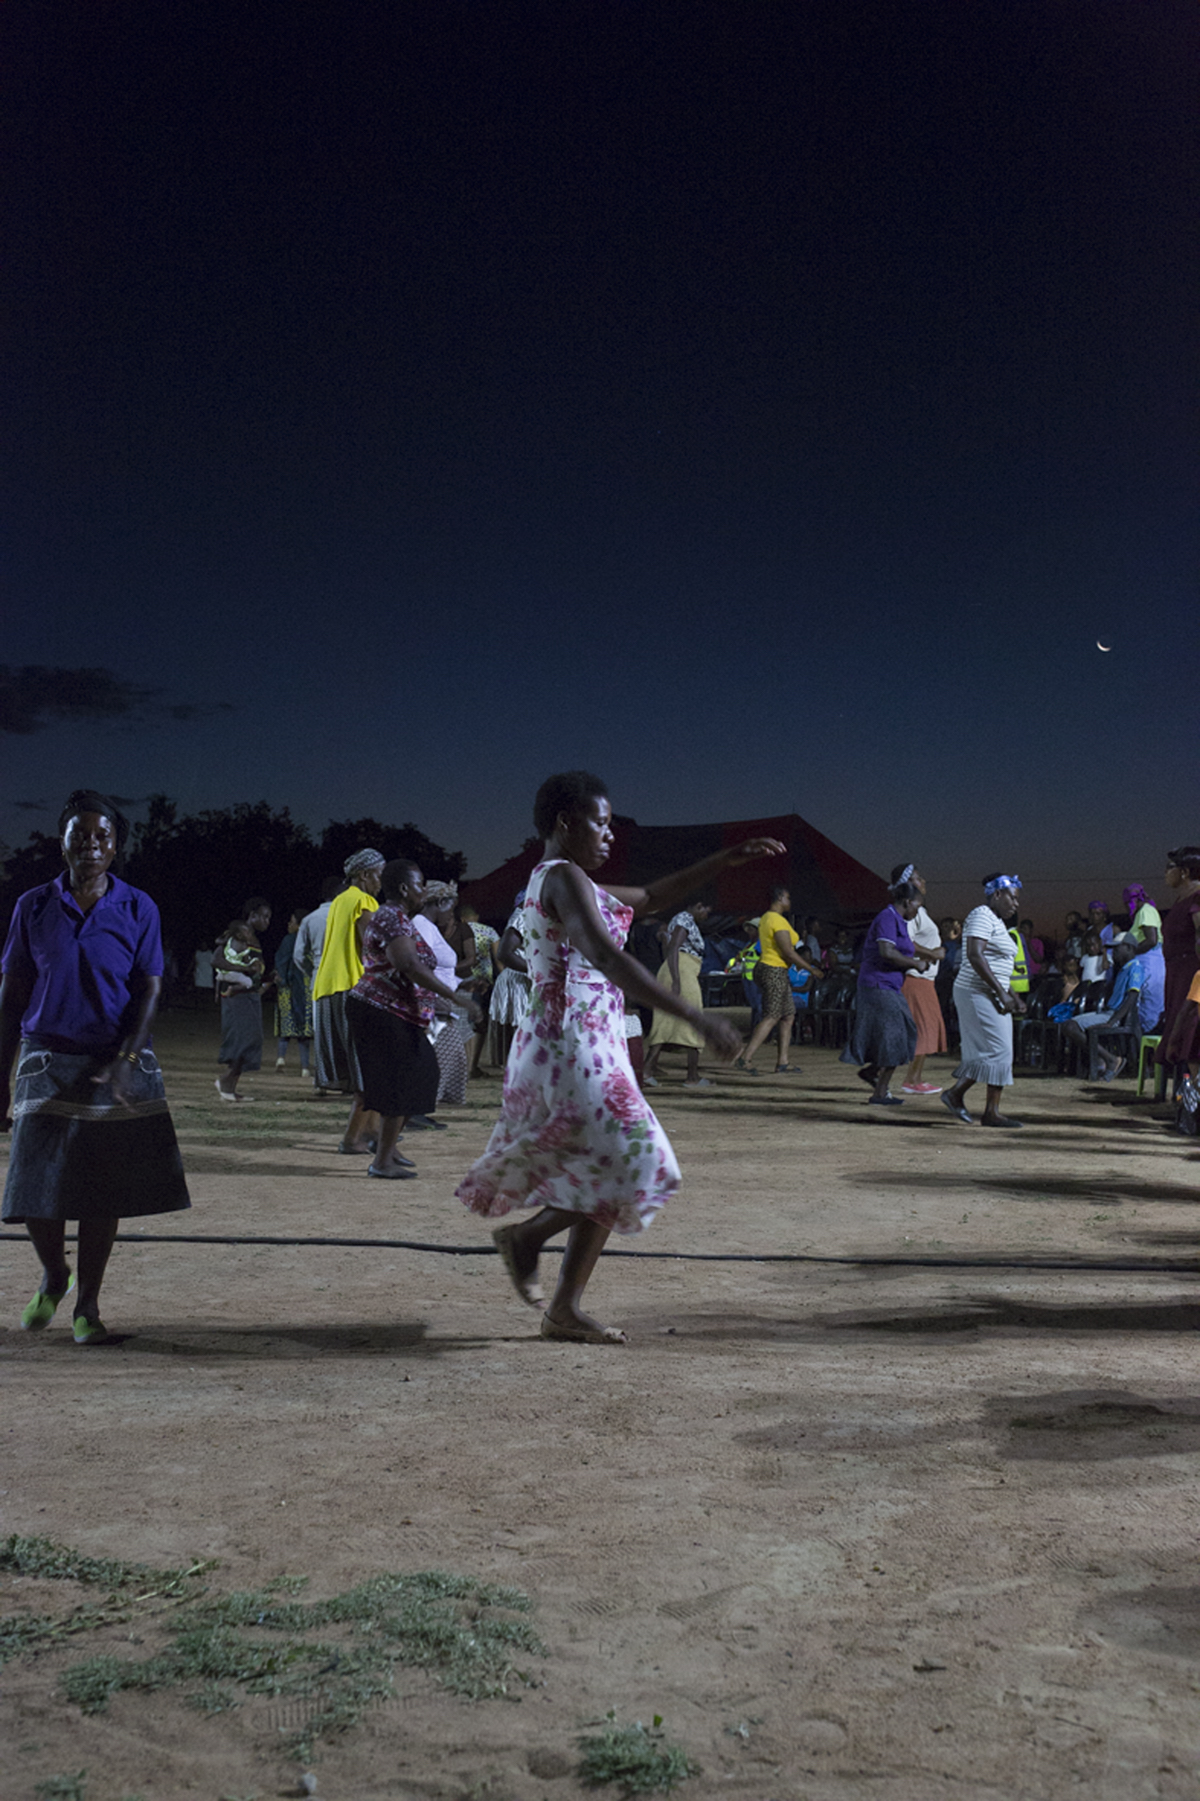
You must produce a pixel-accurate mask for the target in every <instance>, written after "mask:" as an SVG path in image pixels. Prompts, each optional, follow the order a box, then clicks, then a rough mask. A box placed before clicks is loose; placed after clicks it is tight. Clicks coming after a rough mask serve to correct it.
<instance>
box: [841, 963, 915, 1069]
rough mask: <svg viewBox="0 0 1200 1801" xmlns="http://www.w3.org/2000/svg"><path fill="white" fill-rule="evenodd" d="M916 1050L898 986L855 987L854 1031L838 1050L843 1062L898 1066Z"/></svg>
mask: <svg viewBox="0 0 1200 1801" xmlns="http://www.w3.org/2000/svg"><path fill="white" fill-rule="evenodd" d="M916 1052H917V1026H916V1021H915V1020H914V1019H913V1016H912V1014H911V1013H910V1012H909V1010H908V1002H907V1001H906V1000H905V998H904V996H903V995H902V994H901V993H900V991H899V989H898V988H864V987H863V986H862V985H861V983H860V985H859V989H858V1002H857V1009H856V1011H855V1015H854V1031H853V1033H852V1034H851V1037H850V1042H849V1044H848V1045H847V1046H846V1048H845V1050H844V1051H843V1052H842V1062H843V1063H868V1064H874V1065H875V1067H876V1068H877V1069H899V1067H900V1065H901V1064H902V1063H911V1062H912V1060H913V1058H914V1057H915V1056H916Z"/></svg>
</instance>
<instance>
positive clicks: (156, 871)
mask: <svg viewBox="0 0 1200 1801" xmlns="http://www.w3.org/2000/svg"><path fill="white" fill-rule="evenodd" d="M366 845H372V846H374V848H375V849H376V850H378V851H379V852H380V853H381V854H382V855H383V856H385V857H388V858H391V857H412V858H414V859H415V860H416V861H417V862H419V863H420V865H421V868H422V870H423V871H424V873H425V874H426V875H427V876H429V877H431V878H436V879H438V880H440V881H453V880H456V879H457V878H458V877H460V876H461V875H462V874H463V873H464V871H465V869H466V859H465V858H464V857H463V856H462V854H461V852H458V851H453V852H450V851H445V850H443V849H442V847H441V845H440V844H435V843H434V842H433V840H432V839H431V838H427V837H426V836H425V834H424V832H422V831H420V830H419V829H418V827H417V826H415V825H412V824H408V825H402V826H392V825H384V824H383V823H382V822H381V821H380V820H378V819H353V820H350V819H348V820H332V821H331V822H330V823H329V825H327V826H326V828H325V830H324V831H323V832H322V834H321V841H320V843H319V844H316V843H314V841H313V838H312V834H311V833H310V832H309V830H308V828H307V826H303V825H300V824H299V823H298V822H297V821H296V820H294V819H293V818H292V816H291V814H290V812H289V811H288V809H287V808H286V807H281V808H273V807H271V806H270V805H269V804H268V803H267V802H266V801H265V800H260V801H255V802H254V803H250V802H248V801H239V802H238V804H237V805H236V806H234V807H226V808H222V809H219V810H210V811H207V812H203V813H196V814H183V815H181V814H180V812H179V809H178V806H177V805H176V803H175V802H174V801H173V800H171V799H170V798H169V797H168V796H167V795H165V794H155V795H152V796H151V797H150V800H149V802H148V807H147V813H146V817H145V819H144V820H142V821H141V822H140V823H139V824H138V825H136V826H135V827H134V829H133V832H132V833H131V835H130V840H129V844H128V846H127V849H126V853H125V864H124V869H123V871H122V873H123V874H124V876H125V878H126V880H127V881H130V882H132V883H133V884H134V886H135V887H137V888H144V889H145V890H146V892H147V894H149V895H151V896H152V897H153V898H154V900H155V901H156V902H157V903H158V908H159V912H160V913H161V915H162V922H163V941H164V944H165V946H166V948H167V951H168V953H169V954H170V953H173V954H174V957H175V960H176V965H177V969H178V972H179V975H180V978H181V979H182V980H187V978H188V971H189V968H190V962H191V958H192V955H193V953H194V952H195V951H196V950H198V949H200V948H201V947H202V946H203V947H207V946H209V945H211V944H212V943H213V941H214V939H215V938H216V936H217V933H218V932H220V930H221V929H222V927H223V926H225V925H227V924H228V922H229V921H230V919H232V918H233V915H234V913H235V912H236V911H237V909H238V908H239V907H240V906H241V904H242V902H243V901H245V900H247V899H249V897H250V896H251V895H254V894H265V895H266V896H267V898H268V899H269V900H270V902H271V905H272V908H273V909H274V916H273V918H272V921H271V929H270V932H269V933H268V936H267V939H266V946H265V948H266V949H267V952H268V955H269V954H270V953H271V951H272V950H273V948H274V946H275V945H276V944H277V943H278V941H279V939H280V938H281V937H282V936H283V933H284V932H285V931H286V930H287V916H288V913H289V912H290V911H291V909H292V908H293V907H300V908H301V909H303V910H305V911H307V910H308V909H309V908H311V907H315V906H316V904H317V902H318V900H319V898H320V889H321V883H322V881H323V880H324V878H325V877H326V876H329V875H337V876H340V875H341V873H342V865H343V863H344V862H345V860H346V858H347V857H348V856H350V854H351V853H352V852H353V851H356V850H362V849H363V848H364V847H365V846H366ZM62 867H63V861H62V851H61V848H60V846H59V842H58V839H57V838H56V837H54V836H53V835H52V834H50V833H47V832H36V831H35V832H33V833H32V834H31V836H30V839H29V842H28V844H26V845H24V846H23V847H22V848H21V849H19V850H16V851H14V852H13V853H12V854H11V855H10V856H9V857H8V859H7V860H6V862H5V863H4V865H3V872H2V875H0V912H2V915H3V917H2V919H0V926H3V928H4V930H7V924H8V920H9V918H10V917H11V915H12V909H13V906H14V904H15V903H16V900H17V897H18V895H21V894H24V893H25V891H26V890H27V889H29V888H36V887H37V886H38V885H39V884H40V883H42V882H49V881H53V879H54V877H55V876H57V875H58V874H59V872H60V871H61V869H62Z"/></svg>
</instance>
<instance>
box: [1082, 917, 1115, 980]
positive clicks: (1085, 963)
mask: <svg viewBox="0 0 1200 1801" xmlns="http://www.w3.org/2000/svg"><path fill="white" fill-rule="evenodd" d="M1108 971H1109V961H1108V951H1107V949H1106V948H1105V945H1104V944H1103V942H1102V940H1101V937H1100V934H1099V932H1098V931H1094V930H1090V929H1089V930H1088V931H1087V932H1085V933H1084V936H1083V957H1082V959H1081V961H1080V975H1081V977H1082V980H1083V985H1084V987H1085V988H1086V987H1088V986H1089V985H1090V984H1091V983H1092V982H1102V981H1103V980H1104V978H1105V976H1106V975H1107V974H1108Z"/></svg>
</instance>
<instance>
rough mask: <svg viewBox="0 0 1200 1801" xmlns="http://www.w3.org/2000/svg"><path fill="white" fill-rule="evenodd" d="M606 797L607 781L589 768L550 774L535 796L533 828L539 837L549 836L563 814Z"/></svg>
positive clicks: (580, 808)
mask: <svg viewBox="0 0 1200 1801" xmlns="http://www.w3.org/2000/svg"><path fill="white" fill-rule="evenodd" d="M607 799H608V785H607V783H605V782H602V781H601V780H600V777H599V776H598V775H589V774H588V772H587V770H586V769H568V770H566V771H564V773H563V774H562V775H550V776H547V777H546V780H545V781H544V782H543V783H542V785H541V787H540V788H539V789H538V791H537V794H536V796H535V797H534V802H533V829H534V831H535V832H536V833H537V835H538V837H539V838H548V837H549V836H550V834H551V832H552V831H553V830H554V823H555V821H556V820H557V818H558V816H559V814H560V813H566V814H568V815H569V814H571V813H578V812H580V811H581V810H582V809H583V807H585V806H586V804H587V802H588V801H590V800H607Z"/></svg>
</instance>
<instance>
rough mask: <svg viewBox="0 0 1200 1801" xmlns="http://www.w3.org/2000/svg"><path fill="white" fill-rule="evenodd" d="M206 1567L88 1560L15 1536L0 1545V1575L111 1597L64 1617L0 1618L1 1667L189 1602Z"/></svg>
mask: <svg viewBox="0 0 1200 1801" xmlns="http://www.w3.org/2000/svg"><path fill="white" fill-rule="evenodd" d="M210 1567H211V1565H210V1564H208V1563H196V1564H193V1565H192V1566H191V1567H190V1568H189V1569H185V1570H156V1569H153V1568H152V1567H151V1566H150V1565H149V1564H145V1563H124V1562H121V1561H120V1560H119V1559H117V1558H113V1557H86V1556H84V1554H83V1553H82V1552H80V1551H74V1550H72V1549H71V1547H70V1546H69V1545H60V1544H56V1543H55V1542H54V1540H53V1539H49V1538H22V1537H20V1536H19V1535H17V1534H15V1533H14V1534H13V1535H12V1537H10V1538H8V1539H6V1540H5V1541H4V1542H3V1544H0V1570H10V1571H12V1572H13V1573H14V1574H16V1575H21V1576H33V1577H36V1578H37V1579H39V1580H41V1581H49V1582H79V1583H81V1584H83V1585H84V1586H85V1587H88V1586H90V1587H97V1588H106V1589H107V1590H108V1591H109V1592H108V1596H107V1599H105V1600H103V1601H86V1602H83V1603H82V1604H81V1605H80V1606H78V1607H75V1608H73V1609H72V1610H71V1612H70V1613H68V1614H49V1613H42V1614H37V1613H21V1614H6V1615H4V1616H3V1617H0V1665H3V1664H4V1663H7V1662H8V1660H9V1659H10V1658H12V1657H18V1656H21V1655H22V1654H25V1653H29V1652H32V1651H37V1650H43V1649H45V1648H46V1647H47V1646H48V1645H52V1644H54V1643H56V1642H57V1641H58V1640H61V1639H64V1638H72V1637H74V1636H75V1635H76V1634H77V1633H80V1632H94V1631H96V1630H97V1629H98V1628H99V1627H101V1626H112V1625H115V1624H117V1623H119V1622H120V1621H122V1620H128V1619H130V1618H131V1617H132V1615H133V1614H134V1613H135V1612H137V1611H138V1610H139V1609H142V1610H148V1609H152V1608H154V1607H158V1608H161V1607H163V1606H173V1605H176V1604H178V1603H179V1602H180V1601H184V1600H188V1599H191V1598H193V1597H195V1596H196V1595H198V1594H200V1593H201V1592H202V1590H203V1584H202V1583H200V1582H198V1581H197V1580H196V1578H197V1577H198V1575H199V1573H200V1572H201V1571H202V1570H206V1569H209V1568H210Z"/></svg>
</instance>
